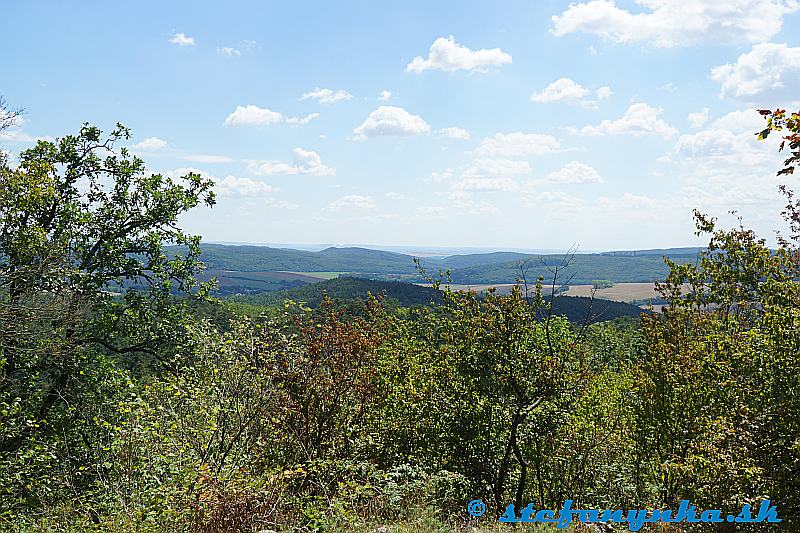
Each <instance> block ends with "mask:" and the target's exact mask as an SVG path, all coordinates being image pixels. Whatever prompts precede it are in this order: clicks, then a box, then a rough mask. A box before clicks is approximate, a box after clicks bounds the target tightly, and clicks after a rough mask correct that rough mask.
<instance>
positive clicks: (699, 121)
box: [686, 107, 710, 129]
mask: <svg viewBox="0 0 800 533" xmlns="http://www.w3.org/2000/svg"><path fill="white" fill-rule="evenodd" d="M709 111H710V110H709V109H708V108H707V107H704V108H703V109H701V110H700V111H697V112H695V113H689V114H688V115H687V116H686V120H688V121H689V124H691V125H692V127H693V128H695V129H697V128H702V127H703V125H705V123H706V122H708V117H709Z"/></svg>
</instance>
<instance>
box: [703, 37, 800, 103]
mask: <svg viewBox="0 0 800 533" xmlns="http://www.w3.org/2000/svg"><path fill="white" fill-rule="evenodd" d="M711 78H712V79H714V80H715V81H718V82H719V83H720V96H721V97H723V98H737V99H740V100H744V101H748V102H758V103H759V104H761V105H772V106H776V105H781V104H785V103H789V102H797V100H798V95H797V87H798V85H800V47H794V48H792V47H789V46H787V45H785V44H777V43H761V44H757V45H755V46H753V48H752V50H750V51H749V52H747V53H745V54H742V55H740V56H739V58H738V59H737V60H736V63H734V64H726V65H720V66H718V67H715V68H713V69H712V70H711Z"/></svg>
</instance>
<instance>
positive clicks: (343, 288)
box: [234, 276, 442, 307]
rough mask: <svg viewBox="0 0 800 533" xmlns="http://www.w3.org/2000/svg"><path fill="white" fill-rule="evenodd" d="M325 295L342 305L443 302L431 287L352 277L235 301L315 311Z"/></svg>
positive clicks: (240, 298)
mask: <svg viewBox="0 0 800 533" xmlns="http://www.w3.org/2000/svg"><path fill="white" fill-rule="evenodd" d="M323 293H325V294H327V295H328V296H329V297H330V298H332V299H334V300H337V301H340V302H346V301H351V300H355V299H362V300H364V299H366V298H367V294H368V293H371V294H372V295H374V296H378V295H384V296H385V297H386V298H389V299H392V300H395V301H396V302H397V304H398V305H400V306H402V307H411V306H414V305H428V304H430V303H431V302H441V300H442V299H441V295H440V294H439V292H437V291H435V290H434V289H432V288H430V287H423V286H420V285H414V284H413V283H403V282H400V281H378V280H371V279H364V278H354V277H349V276H342V277H339V278H334V279H329V280H326V281H321V282H319V283H314V284H311V285H304V286H302V287H297V288H294V289H289V290H283V291H277V292H270V293H264V294H258V295H253V296H239V297H236V298H234V300H236V301H240V302H247V303H255V304H261V305H275V304H279V303H281V302H283V301H284V300H287V299H288V300H295V301H302V302H305V303H307V304H308V305H310V306H312V307H316V306H318V305H319V304H320V302H321V301H322V295H323Z"/></svg>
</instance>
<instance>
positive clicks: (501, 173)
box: [452, 159, 531, 191]
mask: <svg viewBox="0 0 800 533" xmlns="http://www.w3.org/2000/svg"><path fill="white" fill-rule="evenodd" d="M530 172H531V166H530V164H529V163H528V162H527V161H512V160H509V159H476V160H475V161H473V162H472V164H471V165H470V166H469V167H468V168H467V169H466V170H464V172H463V173H462V174H461V178H460V180H459V181H457V182H456V183H454V184H453V185H452V189H453V190H456V191H515V190H517V188H518V187H517V182H516V181H515V178H517V177H519V176H524V175H526V174H530Z"/></svg>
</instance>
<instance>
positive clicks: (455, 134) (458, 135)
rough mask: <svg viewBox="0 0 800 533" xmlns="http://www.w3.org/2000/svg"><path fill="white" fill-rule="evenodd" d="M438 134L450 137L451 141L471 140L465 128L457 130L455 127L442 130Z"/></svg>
mask: <svg viewBox="0 0 800 533" xmlns="http://www.w3.org/2000/svg"><path fill="white" fill-rule="evenodd" d="M437 133H438V134H439V135H441V136H442V137H448V138H450V139H460V140H462V141H468V140H469V132H468V131H467V130H465V129H464V128H457V127H455V126H453V127H451V128H442V129H440V130H439V131H438V132H437Z"/></svg>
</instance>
